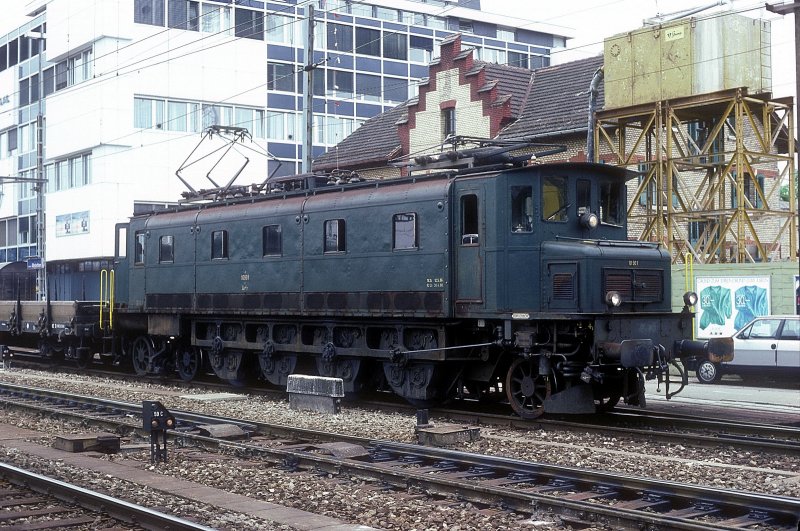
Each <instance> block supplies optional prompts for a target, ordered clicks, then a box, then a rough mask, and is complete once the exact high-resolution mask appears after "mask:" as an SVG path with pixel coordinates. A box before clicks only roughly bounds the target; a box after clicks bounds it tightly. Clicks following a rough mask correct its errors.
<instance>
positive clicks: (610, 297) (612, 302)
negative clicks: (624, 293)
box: [606, 291, 622, 308]
mask: <svg viewBox="0 0 800 531" xmlns="http://www.w3.org/2000/svg"><path fill="white" fill-rule="evenodd" d="M606 304H608V305H609V306H612V307H614V308H616V307H617V306H619V305H620V304H622V297H621V296H620V294H619V293H618V292H616V291H609V292H608V293H606Z"/></svg>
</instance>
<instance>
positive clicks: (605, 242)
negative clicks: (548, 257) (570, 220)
mask: <svg viewBox="0 0 800 531" xmlns="http://www.w3.org/2000/svg"><path fill="white" fill-rule="evenodd" d="M553 239H555V240H570V241H574V242H583V243H587V244H591V245H597V246H598V247H599V246H608V247H613V246H620V247H649V248H652V249H656V248H658V247H659V246H660V245H661V243H659V242H642V241H634V240H588V239H586V238H576V237H574V236H562V235H560V234H556V235H555V236H554V237H553Z"/></svg>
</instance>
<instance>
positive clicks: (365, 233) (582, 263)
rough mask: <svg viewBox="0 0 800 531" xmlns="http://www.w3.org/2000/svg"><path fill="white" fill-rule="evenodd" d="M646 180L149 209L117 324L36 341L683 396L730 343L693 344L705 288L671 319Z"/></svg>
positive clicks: (293, 183)
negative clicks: (632, 237) (638, 207)
mask: <svg viewBox="0 0 800 531" xmlns="http://www.w3.org/2000/svg"><path fill="white" fill-rule="evenodd" d="M632 176H633V174H632V173H630V172H627V171H626V170H623V169H620V168H617V167H614V166H610V165H603V164H590V163H555V164H531V165H526V166H522V167H515V168H506V167H502V168H497V169H494V170H489V171H481V170H479V169H475V168H473V169H471V170H470V171H466V172H445V173H440V174H435V175H425V176H417V177H409V178H402V179H393V180H387V181H378V182H376V181H362V180H360V179H358V178H357V177H356V176H354V175H351V176H349V177H348V176H339V177H338V178H333V179H330V178H328V177H325V176H319V175H299V176H294V177H286V178H280V179H275V180H273V181H271V182H270V185H269V187H268V188H265V189H263V190H262V189H259V190H257V191H250V192H248V191H247V190H246V189H244V188H243V189H241V190H240V193H238V194H229V195H228V196H226V197H224V198H221V199H219V200H217V201H213V202H204V203H191V202H189V203H185V204H181V205H178V206H174V207H170V208H167V209H165V210H163V211H158V212H152V213H149V214H146V215H137V216H134V217H132V218H131V219H130V221H129V222H128V223H124V224H119V225H118V226H117V231H116V233H117V239H118V241H117V256H116V260H115V264H116V265H115V269H114V271H113V275H109V277H108V279H109V280H113V282H109V284H108V285H109V288H108V292H109V293H110V294H111V295H112V296H111V297H109V300H108V301H101V302H100V303H99V307H100V312H99V316H100V317H99V318H96V319H95V321H99V322H93V323H92V327H90V328H87V327H84V328H81V327H80V326H77V327H76V326H75V323H74V322H73V324H72V325H71V326H66V328H67V329H68V331H72V330H83V332H77V333H74V334H70V333H69V332H67V333H65V332H64V329H65V326H64V325H63V323H62V324H59V323H56V322H50V321H48V317H47V313H48V310H46V309H42V310H41V315H39V319H38V320H37V322H38V323H39V326H38V328H36V333H38V334H39V340H38V341H39V344H40V346H41V349H42V350H47V351H51V352H52V351H54V350H57V349H59V348H60V349H61V350H62V351H63V350H64V345H65V344H68V343H72V345H71V346H70V347H68V349H67V351H68V352H69V354H68V356H67V357H77V358H78V359H82V358H85V356H86V355H90V356H93V354H92V351H93V350H97V351H99V352H100V354H101V357H104V358H105V359H108V360H111V361H113V362H114V363H130V364H132V367H133V369H134V370H135V372H136V373H137V374H139V375H145V374H152V373H161V372H166V371H171V370H176V371H177V372H178V374H180V375H181V377H183V378H184V379H186V380H190V379H192V378H194V377H195V376H197V374H198V373H199V372H200V371H202V370H204V368H208V369H209V370H211V371H213V372H214V373H215V374H216V375H217V376H218V377H219V378H221V379H223V380H227V381H229V382H231V383H232V384H235V385H238V384H241V383H242V382H244V381H247V380H249V379H252V380H255V379H262V380H265V381H266V382H268V383H270V384H273V385H277V386H281V385H285V384H286V381H287V378H288V375H289V374H292V373H296V372H298V373H306V374H319V375H322V376H331V377H337V378H341V379H342V380H343V382H344V387H345V391H346V392H349V393H356V392H358V391H361V390H365V389H376V388H377V389H388V390H391V391H393V392H394V393H396V394H397V395H399V396H402V397H403V398H405V399H406V400H408V401H409V402H411V403H414V404H417V405H420V406H429V405H433V404H437V403H442V402H445V401H447V400H450V399H453V398H457V397H471V398H476V399H481V398H491V397H495V396H498V395H500V396H504V397H505V398H506V399H507V400H508V402H509V404H510V405H511V407H512V408H513V410H514V411H515V412H516V413H517V414H519V415H520V416H522V417H525V418H534V417H536V416H538V415H540V414H542V413H543V412H554V413H587V412H594V411H597V410H603V409H607V408H610V407H613V405H615V404H616V403H617V402H618V401H619V400H623V401H624V402H625V403H627V404H634V405H642V406H643V405H645V404H644V385H645V381H646V380H649V379H657V380H658V382H659V384H661V383H663V384H664V385H665V386H666V393H667V397H668V398H669V397H671V396H672V395H674V394H675V393H677V392H679V391H680V389H682V388H683V386H684V385H685V384H686V383H687V376H686V373H685V371H684V370H683V367H682V365H681V364H680V363H677V362H678V360H679V359H680V358H683V357H688V356H700V357H705V358H709V359H712V360H719V359H721V357H723V356H728V355H729V354H730V352H729V350H730V349H729V347H728V345H727V344H726V343H724V342H717V343H715V342H711V343H708V342H702V343H701V342H696V341H690V340H689V338H690V337H691V331H692V323H691V320H692V315H693V314H692V313H691V311H690V309H689V308H690V306H692V305H693V304H694V302H695V301H696V295H695V294H693V293H687V294H686V295H685V297H684V300H685V306H684V308H683V310H682V311H680V312H673V311H672V310H671V300H670V294H671V283H670V256H669V254H668V253H667V252H666V250H664V249H663V248H662V247H660V246H659V245H658V244H655V243H648V242H638V241H628V240H627V239H626V238H627V228H626V218H625V214H626V209H625V205H626V190H625V182H626V180H627V179H629V178H631V177H632ZM111 299H113V301H112V300H111ZM9 310H11V308H6V310H5V311H9ZM3 311H4V309H3V308H2V304H1V303H0V315H3V314H2V312H3ZM42 315H44V317H42ZM31 319H32V318H31ZM103 319H105V323H104V324H103V322H102V320H103ZM42 320H44V322H45V326H44V327H43V326H41V321H42ZM25 322H26V321H25V319H24V318H22V319H20V317H19V315H17V320H16V321H14V322H0V333H2V332H3V331H6V332H8V331H9V330H13V331H17V332H20V333H22V332H23V331H24V328H25V327H24V326H23V325H22V324H21V323H25ZM31 322H32V321H31ZM59 326H60V327H61V328H57V327H59ZM15 327H16V328H15ZM57 329H58V330H60V334H59V333H55V332H56V330H57ZM72 347H74V348H73V349H72V350H69V348H72ZM79 349H83V350H79ZM81 353H83V354H81ZM670 366H674V367H675V368H676V371H677V373H678V374H679V375H680V376H679V377H678V379H677V380H674V381H672V380H671V379H670V376H669V367H670ZM671 383H672V384H679V388H678V389H677V390H674V391H671V390H670V384H671Z"/></svg>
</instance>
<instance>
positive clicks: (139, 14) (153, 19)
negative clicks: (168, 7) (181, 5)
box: [133, 0, 164, 26]
mask: <svg viewBox="0 0 800 531" xmlns="http://www.w3.org/2000/svg"><path fill="white" fill-rule="evenodd" d="M133 21H134V22H136V23H138V24H150V25H152V26H163V25H164V0H134V2H133Z"/></svg>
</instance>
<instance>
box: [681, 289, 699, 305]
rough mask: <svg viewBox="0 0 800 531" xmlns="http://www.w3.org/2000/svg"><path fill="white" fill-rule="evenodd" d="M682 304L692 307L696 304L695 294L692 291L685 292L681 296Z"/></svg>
mask: <svg viewBox="0 0 800 531" xmlns="http://www.w3.org/2000/svg"><path fill="white" fill-rule="evenodd" d="M683 303H684V304H685V305H686V306H687V307H688V306H694V305H695V304H697V293H695V292H694V291H687V292H686V293H684V294H683Z"/></svg>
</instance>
